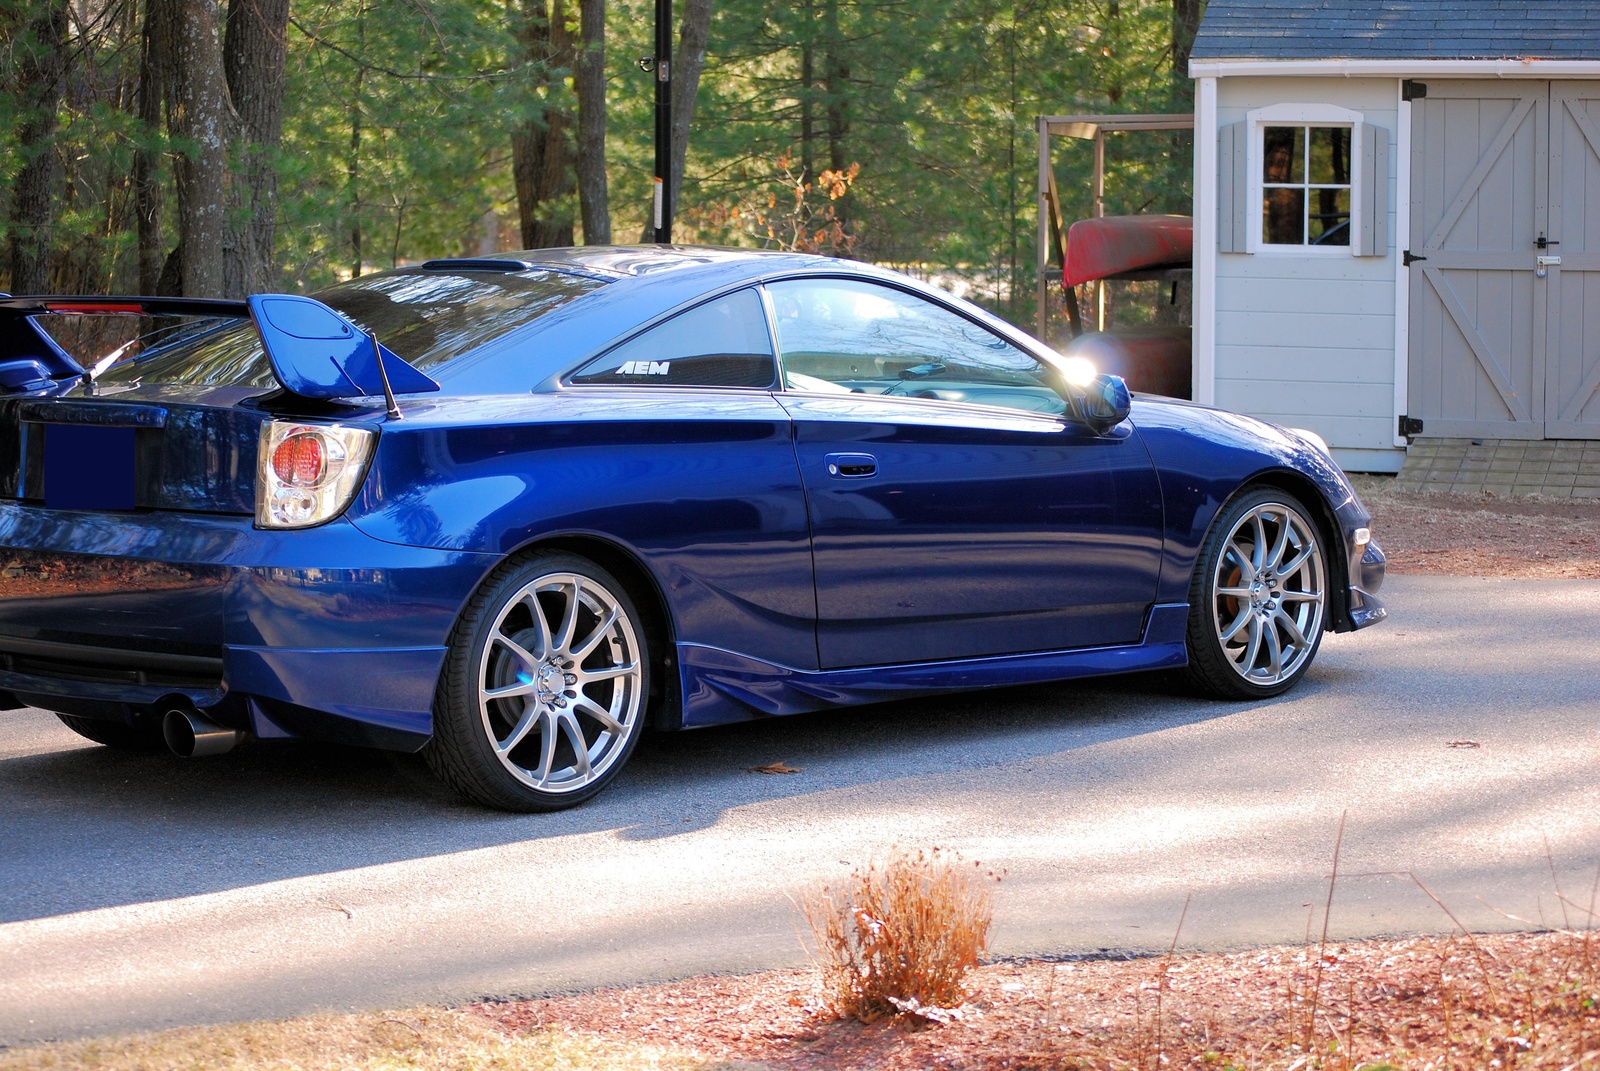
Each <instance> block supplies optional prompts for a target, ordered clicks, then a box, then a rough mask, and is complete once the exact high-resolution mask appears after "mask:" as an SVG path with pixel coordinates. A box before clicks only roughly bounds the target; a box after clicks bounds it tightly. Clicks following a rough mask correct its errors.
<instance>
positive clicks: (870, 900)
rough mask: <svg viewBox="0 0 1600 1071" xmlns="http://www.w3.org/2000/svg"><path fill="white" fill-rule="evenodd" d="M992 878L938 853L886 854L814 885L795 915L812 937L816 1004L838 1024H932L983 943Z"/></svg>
mask: <svg viewBox="0 0 1600 1071" xmlns="http://www.w3.org/2000/svg"><path fill="white" fill-rule="evenodd" d="M999 880H1000V875H998V874H996V873H995V872H994V871H985V870H984V869H983V868H982V867H981V866H980V865H979V864H978V863H970V864H969V863H966V862H965V861H964V860H962V859H961V857H960V856H959V855H956V854H954V853H951V852H944V851H941V850H940V849H938V848H934V849H932V850H931V851H922V850H918V851H917V852H915V853H911V852H906V851H896V852H894V853H893V854H892V855H891V856H890V857H889V860H888V861H887V862H886V863H884V864H883V865H882V866H881V867H880V866H879V865H878V864H876V863H873V864H870V865H868V866H867V868H866V869H865V870H861V869H857V870H854V871H852V872H851V874H850V878H849V881H848V882H847V883H846V885H845V888H844V889H843V891H842V892H836V891H835V890H833V889H831V888H828V887H824V888H823V889H822V891H821V892H820V893H818V894H816V895H815V896H813V897H811V898H810V899H808V900H806V901H805V902H804V903H803V904H802V905H801V909H802V911H804V913H805V917H806V921H807V922H808V923H809V924H810V926H811V932H812V935H813V937H814V938H815V941H816V954H817V959H818V962H819V965H820V967H821V971H822V988H823V1003H824V1006H825V1007H826V1008H827V1010H828V1011H829V1012H831V1013H832V1014H834V1015H837V1016H839V1017H840V1018H855V1019H859V1020H860V1021H861V1022H863V1023H870V1022H874V1021H876V1020H878V1019H881V1018H883V1017H884V1016H886V1015H896V1014H899V1013H905V1014H907V1015H909V1016H912V1017H913V1019H916V1020H924V1021H936V1022H942V1021H945V1020H947V1019H950V1018H953V1017H954V1016H953V1015H952V1012H954V1010H955V1009H957V1008H959V1007H960V1006H961V1004H962V1003H963V1002H964V1001H965V1000H966V995H967V994H966V990H965V988H964V987H963V984H962V983H963V980H964V979H965V977H966V974H967V972H968V971H970V970H972V968H974V967H976V966H977V965H978V958H979V957H980V956H982V955H983V952H984V950H985V948H986V947H987V946H988V940H989V924H990V922H991V921H992V919H993V906H992V900H993V893H994V886H995V884H996V883H998V882H999Z"/></svg>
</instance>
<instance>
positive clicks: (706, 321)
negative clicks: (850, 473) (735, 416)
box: [572, 290, 778, 388]
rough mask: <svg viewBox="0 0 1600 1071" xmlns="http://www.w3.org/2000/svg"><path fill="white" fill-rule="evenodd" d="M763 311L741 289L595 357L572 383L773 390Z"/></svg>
mask: <svg viewBox="0 0 1600 1071" xmlns="http://www.w3.org/2000/svg"><path fill="white" fill-rule="evenodd" d="M777 381H778V368H777V361H776V359H775V358H774V357H773V353H772V336H771V335H770V334H769V332H768V331H767V316H766V310H764V309H763V308H762V307H761V298H760V296H759V295H758V294H757V293H756V292H755V291H754V290H740V291H738V292H737V293H733V294H728V295H726V296H724V297H720V298H717V299H716V300H715V301H708V302H706V303H705V304H704V305H699V306H696V307H695V308H692V309H690V310H689V311H688V312H684V313H679V314H678V315H677V316H674V317H673V318H672V319H670V320H668V321H666V322H665V323H661V324H657V325H656V326H655V327H652V328H651V329H650V330H648V331H646V332H644V334H642V335H635V336H634V337H633V338H631V339H629V340H628V341H626V342H624V343H623V344H622V345H620V346H617V347H616V348H614V349H612V350H610V351H609V352H607V353H605V354H603V355H602V356H600V357H596V358H595V359H594V360H592V361H590V362H589V363H588V364H587V365H585V366H584V367H583V368H582V369H581V370H580V371H579V372H578V374H577V375H575V376H573V377H572V382H573V383H582V384H608V385H618V384H625V385H628V386H668V387H761V388H771V387H773V386H776V385H777Z"/></svg>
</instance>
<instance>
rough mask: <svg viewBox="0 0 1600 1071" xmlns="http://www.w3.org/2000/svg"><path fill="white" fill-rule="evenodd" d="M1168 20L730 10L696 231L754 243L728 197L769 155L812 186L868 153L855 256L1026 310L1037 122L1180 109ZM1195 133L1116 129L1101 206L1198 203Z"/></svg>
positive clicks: (694, 195)
mask: <svg viewBox="0 0 1600 1071" xmlns="http://www.w3.org/2000/svg"><path fill="white" fill-rule="evenodd" d="M629 2H630V3H631V4H632V5H633V6H634V7H635V8H637V9H639V10H638V11H637V12H636V13H635V15H634V18H632V19H629V21H636V20H643V21H645V22H647V21H648V20H647V18H645V12H644V10H643V9H644V8H645V7H647V5H646V4H644V3H643V2H642V0H629ZM623 6H624V7H625V8H626V7H627V6H628V5H627V4H624V5H623ZM1171 12H1172V6H1171V4H1170V2H1166V0H1160V2H1158V0H1123V2H1121V3H1116V2H1102V3H1085V2H1082V0H1075V2H1066V3H1054V4H1042V3H1034V2H1016V0H1012V2H996V0H803V2H800V3H796V4H792V5H745V4H728V5H723V6H722V7H720V8H719V11H718V15H717V21H716V23H715V26H714V30H713V36H712V43H711V52H710V55H709V56H708V59H707V68H706V74H705V77H704V80H703V81H702V85H701V96H700V101H699V104H698V106H697V108H696V113H695V126H694V135H693V138H692V141H691V145H690V156H689V167H688V175H687V176H686V181H685V187H686V188H685V190H684V192H683V196H682V198H681V200H680V204H681V205H682V206H683V208H682V212H681V218H683V219H685V220H687V221H688V222H689V223H690V224H691V230H690V235H691V236H692V237H694V238H696V239H703V240H711V241H728V242H735V243H744V242H748V241H751V240H752V239H751V237H750V235H749V233H748V231H741V230H740V229H739V228H737V227H729V226H727V225H726V223H725V220H726V217H727V215H728V211H727V208H728V206H731V205H736V204H738V203H740V202H741V201H744V200H748V198H749V191H750V189H751V188H752V187H760V186H762V185H764V184H765V183H767V182H768V181H769V180H770V175H771V171H772V164H771V161H773V160H775V159H777V158H779V157H782V156H785V155H787V156H789V157H790V158H793V159H796V160H798V161H800V166H801V170H802V173H803V178H804V179H806V180H808V181H816V176H818V175H819V174H820V172H821V171H822V170H823V169H824V168H833V169H840V168H842V167H846V166H849V165H851V164H860V165H861V171H860V175H859V178H858V179H857V180H856V182H855V186H854V188H853V190H852V192H851V194H850V196H849V198H848V199H847V200H846V202H845V204H844V205H843V206H842V207H841V209H840V216H841V218H842V219H844V220H845V225H846V227H847V229H848V230H849V231H850V233H851V234H853V235H854V237H855V245H854V250H853V253H852V255H854V256H858V257H861V258H862V259H866V260H872V261H875V262H879V263H886V264H892V265H894V266H897V267H900V268H902V269H905V270H909V271H912V272H915V273H919V274H925V275H929V276H933V277H936V278H938V279H940V280H941V281H946V282H956V283H958V284H960V285H961V288H962V289H966V290H967V291H968V292H969V296H971V297H974V298H975V299H977V300H979V301H981V302H982V303H984V304H987V305H989V306H991V307H992V308H994V309H995V310H996V311H999V312H1001V313H1002V314H1003V315H1006V316H1008V317H1010V318H1011V319H1013V320H1015V321H1017V322H1027V321H1028V320H1029V318H1030V310H1031V307H1032V293H1033V273H1034V234H1035V227H1036V219H1037V217H1036V214H1035V211H1036V210H1035V200H1036V198H1035V185H1036V179H1035V176H1036V173H1037V164H1036V159H1037V156H1036V154H1037V145H1038V143H1037V140H1036V134H1035V125H1034V120H1035V117H1036V116H1039V115H1048V114H1056V115H1059V114H1065V113H1073V112H1119V111H1121V112H1137V111H1168V110H1184V111H1187V110H1188V109H1189V105H1188V102H1187V101H1186V100H1183V99H1181V98H1180V97H1179V96H1178V93H1177V86H1178V83H1177V82H1176V81H1175V80H1174V79H1173V77H1172V72H1171V62H1170V42H1169V39H1168V38H1169V34H1170V24H1171ZM808 60H809V63H808ZM808 72H809V76H808ZM808 115H809V120H810V121H809V124H808V123H807V116H808ZM808 128H809V135H810V136H809V138H808V137H807V133H808ZM1189 144H1190V142H1189V140H1188V138H1187V136H1184V137H1174V136H1171V135H1164V134H1141V135H1120V136H1118V137H1115V138H1113V139H1112V143H1111V145H1110V147H1109V151H1108V172H1109V179H1108V183H1107V186H1108V188H1107V211H1109V212H1122V211H1145V212H1150V211H1153V212H1164V211H1178V212H1187V211H1188V205H1189V189H1188V173H1189V170H1190V149H1189ZM807 162H809V164H810V167H809V173H805V172H806V167H805V165H806V163H807ZM1056 166H1057V170H1058V176H1059V179H1058V181H1059V182H1060V183H1061V189H1062V193H1063V197H1064V199H1066V200H1067V202H1068V204H1067V208H1068V211H1069V214H1072V209H1073V207H1074V205H1073V200H1074V199H1076V201H1077V205H1076V207H1077V212H1076V215H1087V214H1089V210H1090V206H1091V199H1090V192H1089V174H1090V166H1091V156H1090V152H1089V149H1088V147H1087V146H1086V145H1084V144H1082V143H1079V144H1076V145H1073V144H1069V145H1066V146H1062V147H1061V149H1060V151H1059V152H1058V153H1057V159H1056ZM719 209H720V211H719ZM699 221H711V224H710V225H705V224H702V225H701V226H700V227H698V228H695V227H693V224H695V223H696V222H699ZM717 221H723V225H721V226H717V225H715V224H716V222H717Z"/></svg>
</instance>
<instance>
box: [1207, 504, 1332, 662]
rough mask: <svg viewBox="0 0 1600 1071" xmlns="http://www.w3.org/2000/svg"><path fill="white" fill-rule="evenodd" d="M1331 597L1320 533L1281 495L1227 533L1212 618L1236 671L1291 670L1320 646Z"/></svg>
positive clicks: (1213, 582) (1216, 577) (1216, 573)
mask: <svg viewBox="0 0 1600 1071" xmlns="http://www.w3.org/2000/svg"><path fill="white" fill-rule="evenodd" d="M1325 597H1326V591H1325V585H1324V581H1323V576H1322V555H1321V553H1320V552H1319V548H1318V546H1317V534H1316V531H1315V530H1314V529H1313V528H1312V527H1311V525H1310V523H1309V522H1308V521H1307V520H1306V519H1305V518H1304V517H1302V516H1300V514H1299V513H1297V512H1295V511H1294V510H1293V509H1290V508H1289V507H1288V506H1285V505H1282V504H1281V503H1276V502H1272V503H1266V504H1264V505H1260V506H1257V507H1255V508H1254V509H1252V510H1250V512H1248V513H1246V514H1245V515H1244V516H1243V517H1241V518H1239V520H1238V522H1237V523H1236V524H1235V525H1234V526H1233V531H1231V532H1229V533H1228V538H1227V539H1225V540H1224V541H1223V544H1222V554H1221V556H1220V558H1219V560H1218V562H1217V566H1216V569H1215V570H1214V571H1213V574H1212V579H1211V618H1212V623H1213V625H1214V626H1215V627H1216V630H1217V639H1218V641H1219V642H1220V643H1221V644H1222V651H1223V654H1224V655H1226V656H1227V659H1228V664H1229V665H1231V666H1232V667H1233V670H1234V672H1235V673H1237V674H1239V676H1241V677H1243V678H1244V679H1245V680H1248V681H1250V682H1252V683H1254V684H1261V685H1273V684H1279V683H1282V682H1283V681H1286V680H1288V679H1289V678H1291V677H1293V676H1294V675H1295V673H1297V672H1298V671H1299V669H1300V666H1301V664H1302V663H1303V662H1305V661H1306V660H1307V659H1308V658H1310V657H1311V653H1312V652H1313V651H1314V650H1315V649H1316V646H1315V644H1314V643H1313V642H1312V638H1313V637H1315V636H1318V635H1320V634H1321V633H1322V607H1323V602H1324V599H1325Z"/></svg>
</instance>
